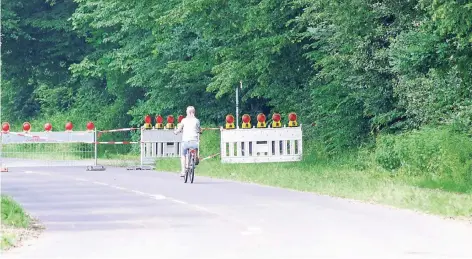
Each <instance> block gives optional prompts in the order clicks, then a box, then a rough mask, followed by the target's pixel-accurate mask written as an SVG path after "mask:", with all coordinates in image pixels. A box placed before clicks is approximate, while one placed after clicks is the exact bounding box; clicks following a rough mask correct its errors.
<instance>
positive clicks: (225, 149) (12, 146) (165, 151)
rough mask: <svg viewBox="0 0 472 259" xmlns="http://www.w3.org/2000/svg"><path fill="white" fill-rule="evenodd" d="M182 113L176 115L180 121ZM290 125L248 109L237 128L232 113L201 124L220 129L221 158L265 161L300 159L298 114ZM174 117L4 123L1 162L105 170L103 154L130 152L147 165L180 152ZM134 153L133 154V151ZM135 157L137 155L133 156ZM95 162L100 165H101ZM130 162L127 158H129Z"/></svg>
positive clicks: (225, 160)
mask: <svg viewBox="0 0 472 259" xmlns="http://www.w3.org/2000/svg"><path fill="white" fill-rule="evenodd" d="M182 118H183V116H179V117H178V123H180V121H181V120H182ZM288 118H289V122H288V127H287V126H285V125H284V126H282V122H281V119H282V118H281V116H280V114H273V116H272V122H271V124H269V125H268V124H267V123H266V117H265V115H264V114H258V115H257V123H256V124H255V126H252V124H251V118H250V116H249V115H248V114H244V115H243V116H242V125H241V128H240V127H239V125H234V117H233V116H232V115H228V116H227V117H226V124H225V127H224V128H223V127H221V128H204V130H220V134H221V140H220V153H219V154H214V155H212V156H211V157H215V156H217V155H220V156H221V162H222V163H268V162H294V161H300V160H301V159H302V156H303V147H302V142H303V132H302V127H301V125H298V123H297V121H296V120H297V117H296V114H294V113H291V114H289V116H288ZM175 127H176V126H174V118H173V117H172V116H168V117H167V123H166V124H164V123H163V118H162V116H160V115H159V116H156V123H155V125H154V126H153V125H152V123H151V118H150V116H149V115H147V116H146V117H145V123H144V126H143V127H140V128H122V129H111V130H101V131H97V130H96V129H95V126H94V125H93V123H92V122H89V123H87V130H86V131H72V123H70V122H69V123H67V124H66V130H65V131H64V132H53V131H51V129H52V126H51V125H50V124H49V123H48V124H46V125H45V126H44V129H45V131H44V132H30V129H31V125H29V123H24V124H23V132H10V130H9V124H8V123H3V125H2V132H1V148H2V150H1V152H0V153H1V154H0V159H1V160H2V161H1V163H2V165H3V166H2V168H3V167H29V166H87V170H105V168H104V166H103V165H104V164H107V160H113V159H116V158H119V159H120V160H121V161H126V160H127V158H123V157H121V158H120V157H117V156H115V155H123V154H128V155H129V156H128V157H134V158H135V159H131V161H128V162H131V164H132V165H133V166H134V169H144V168H146V169H149V168H151V167H152V166H154V165H155V164H156V161H157V159H161V158H175V157H180V156H181V154H182V150H181V142H182V135H181V134H177V135H175V134H174V129H175ZM133 155H134V156H133ZM137 157H139V160H138V159H136V158H137ZM99 164H100V165H101V166H99ZM128 165H129V164H128Z"/></svg>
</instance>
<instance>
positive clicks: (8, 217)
mask: <svg viewBox="0 0 472 259" xmlns="http://www.w3.org/2000/svg"><path fill="white" fill-rule="evenodd" d="M1 210H2V211H1V214H2V218H1V219H2V222H1V227H2V228H1V242H0V249H1V250H2V251H4V250H8V249H10V248H12V247H16V246H19V245H20V243H21V241H23V240H25V239H27V238H29V237H31V236H35V235H37V234H38V233H39V231H38V230H39V227H38V226H37V225H36V224H35V222H34V220H33V219H32V218H31V217H29V216H28V215H27V214H26V213H25V211H24V210H23V208H21V206H20V205H19V204H18V203H16V202H15V201H14V200H13V199H12V198H10V197H8V196H6V195H1Z"/></svg>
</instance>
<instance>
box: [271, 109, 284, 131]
mask: <svg viewBox="0 0 472 259" xmlns="http://www.w3.org/2000/svg"><path fill="white" fill-rule="evenodd" d="M281 120H282V116H280V113H274V114H273V115H272V128H280V127H282V122H281Z"/></svg>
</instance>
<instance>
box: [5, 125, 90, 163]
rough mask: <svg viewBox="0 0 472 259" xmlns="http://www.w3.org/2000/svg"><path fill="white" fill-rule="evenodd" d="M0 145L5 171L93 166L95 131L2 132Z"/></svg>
mask: <svg viewBox="0 0 472 259" xmlns="http://www.w3.org/2000/svg"><path fill="white" fill-rule="evenodd" d="M1 143H2V151H1V159H2V163H3V164H7V165H8V167H32V166H35V167H40V166H94V165H96V150H95V131H92V132H86V131H77V132H31V133H27V134H25V133H21V132H8V133H6V132H2V134H1Z"/></svg>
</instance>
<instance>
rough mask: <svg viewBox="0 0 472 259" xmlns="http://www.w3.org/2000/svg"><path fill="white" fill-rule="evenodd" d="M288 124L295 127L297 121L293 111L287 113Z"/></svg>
mask: <svg viewBox="0 0 472 259" xmlns="http://www.w3.org/2000/svg"><path fill="white" fill-rule="evenodd" d="M288 120H289V121H288V126H289V127H297V126H298V122H297V114H296V113H294V112H291V113H290V114H289V115H288Z"/></svg>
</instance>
